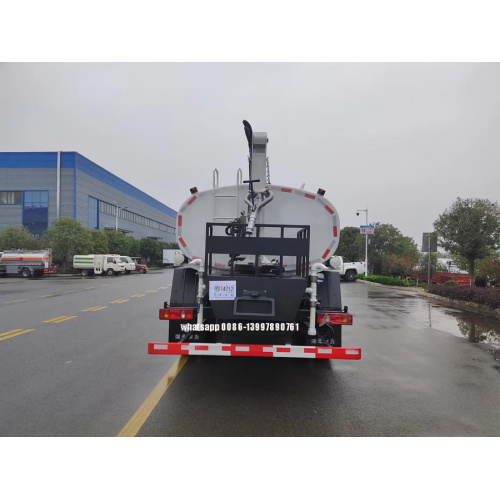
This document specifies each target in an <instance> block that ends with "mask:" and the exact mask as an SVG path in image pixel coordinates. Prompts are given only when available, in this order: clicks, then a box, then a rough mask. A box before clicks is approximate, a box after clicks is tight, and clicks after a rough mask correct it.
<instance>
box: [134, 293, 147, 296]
mask: <svg viewBox="0 0 500 500" xmlns="http://www.w3.org/2000/svg"><path fill="white" fill-rule="evenodd" d="M144 295H145V294H144V293H138V294H136V295H131V297H144Z"/></svg>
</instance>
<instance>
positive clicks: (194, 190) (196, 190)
mask: <svg viewBox="0 0 500 500" xmlns="http://www.w3.org/2000/svg"><path fill="white" fill-rule="evenodd" d="M189 191H191V194H195V193H197V192H198V188H197V187H192V188H191V189H190V190H189Z"/></svg>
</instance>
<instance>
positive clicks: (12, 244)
mask: <svg viewBox="0 0 500 500" xmlns="http://www.w3.org/2000/svg"><path fill="white" fill-rule="evenodd" d="M12 248H16V249H17V248H26V249H28V250H38V249H39V248H40V241H39V239H38V238H36V237H35V236H33V235H32V234H31V233H30V232H29V231H28V229H27V228H25V227H24V226H8V227H6V228H5V229H4V230H3V231H0V251H3V250H11V249H12Z"/></svg>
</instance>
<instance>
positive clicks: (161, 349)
mask: <svg viewBox="0 0 500 500" xmlns="http://www.w3.org/2000/svg"><path fill="white" fill-rule="evenodd" d="M148 354H171V355H176V356H179V355H198V356H250V357H265V358H312V359H352V360H357V359H361V349H360V348H359V347H324V346H323V347H319V346H295V345H292V346H282V345H252V344H202V343H193V342H189V343H178V342H177V343H176V342H150V343H149V344H148Z"/></svg>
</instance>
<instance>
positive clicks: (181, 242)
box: [179, 238, 186, 248]
mask: <svg viewBox="0 0 500 500" xmlns="http://www.w3.org/2000/svg"><path fill="white" fill-rule="evenodd" d="M179 243H180V244H181V245H182V246H183V247H184V248H185V247H186V242H185V241H184V240H183V239H182V238H179Z"/></svg>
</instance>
